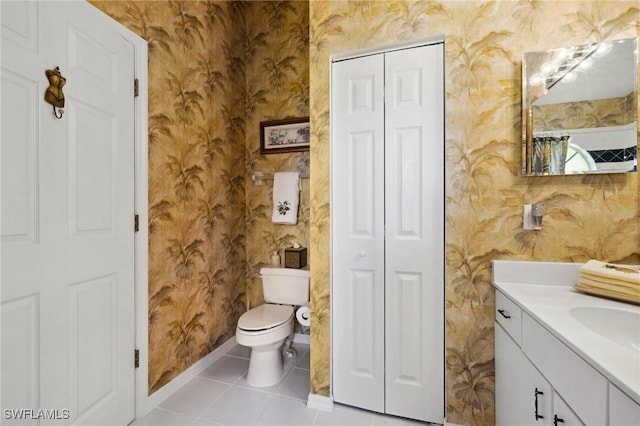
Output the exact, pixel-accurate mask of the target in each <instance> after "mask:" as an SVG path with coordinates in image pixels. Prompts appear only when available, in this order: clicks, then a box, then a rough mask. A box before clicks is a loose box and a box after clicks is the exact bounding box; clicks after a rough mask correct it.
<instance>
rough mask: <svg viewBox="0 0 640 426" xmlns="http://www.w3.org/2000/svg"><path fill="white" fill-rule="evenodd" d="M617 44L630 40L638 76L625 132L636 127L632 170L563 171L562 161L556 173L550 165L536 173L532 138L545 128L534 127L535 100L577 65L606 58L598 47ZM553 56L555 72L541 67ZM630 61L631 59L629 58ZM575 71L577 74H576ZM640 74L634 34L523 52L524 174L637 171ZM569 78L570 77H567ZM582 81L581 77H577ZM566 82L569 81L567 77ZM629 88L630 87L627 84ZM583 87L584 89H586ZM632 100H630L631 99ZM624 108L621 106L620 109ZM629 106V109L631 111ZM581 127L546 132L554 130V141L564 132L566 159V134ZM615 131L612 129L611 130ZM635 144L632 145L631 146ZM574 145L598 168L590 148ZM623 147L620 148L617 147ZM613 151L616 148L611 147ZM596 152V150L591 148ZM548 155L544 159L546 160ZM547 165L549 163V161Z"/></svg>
mask: <svg viewBox="0 0 640 426" xmlns="http://www.w3.org/2000/svg"><path fill="white" fill-rule="evenodd" d="M615 43H631V49H632V55H633V60H632V62H633V76H634V77H635V78H633V90H632V91H631V92H629V94H628V95H627V96H631V97H630V99H631V101H632V102H633V107H632V109H633V118H634V120H632V121H630V122H628V123H626V126H627V129H626V132H627V133H628V132H629V131H631V129H632V128H634V129H635V131H634V135H635V141H636V144H635V149H633V150H632V152H631V153H630V155H632V157H631V158H630V159H631V160H633V161H634V164H635V167H634V168H632V169H622V170H620V169H603V170H594V169H590V170H581V171H570V172H569V171H567V172H565V171H564V165H565V163H564V162H562V166H561V167H559V168H558V170H557V171H556V172H553V171H552V170H549V169H548V168H546V171H545V170H543V171H542V172H536V171H534V170H533V169H534V152H533V151H534V147H533V144H534V143H533V138H534V132H536V133H538V132H540V131H542V132H545V130H544V129H543V130H535V129H534V114H533V112H534V111H533V107H534V103H535V101H537V100H539V99H541V98H542V97H543V96H544V95H546V94H547V93H549V90H550V89H551V88H553V86H555V85H556V84H557V83H562V79H563V78H565V77H566V76H567V75H568V74H570V73H571V71H573V70H574V69H576V68H578V65H580V64H581V63H582V62H587V61H588V60H589V61H593V60H599V61H604V60H605V58H606V56H604V57H601V58H600V57H598V56H600V55H599V54H596V53H597V52H598V48H602V47H606V45H609V46H615ZM557 58H563V60H562V61H561V62H559V61H558V60H557ZM550 59H552V60H553V59H555V64H556V68H554V69H553V70H552V71H549V69H546V70H545V71H546V72H545V71H541V69H543V67H544V65H545V61H548V62H551V61H550ZM629 60H630V59H629ZM629 71H630V70H629V69H627V71H626V74H625V75H626V76H627V81H628V72H629ZM574 74H575V73H574ZM637 75H638V42H637V38H636V37H631V38H625V39H619V40H606V41H602V42H600V43H589V44H584V45H578V46H571V47H565V48H556V49H549V50H546V51H538V52H525V53H523V57H522V175H523V176H525V177H528V176H565V175H574V174H590V173H594V174H595V173H629V172H635V171H637V161H638V153H637V151H638V148H637V145H638V144H637V140H638V113H637V110H638V81H637ZM534 79H537V81H535V83H536V85H533V84H530V83H531V81H532V80H534ZM567 80H568V78H567ZM576 80H579V79H576ZM565 81H566V80H565ZM627 87H628V86H627ZM591 88H593V86H586V87H584V88H583V87H579V88H577V89H578V90H577V91H579V92H586V91H587V89H591ZM583 89H584V90H583ZM601 99H606V98H599V97H595V98H594V100H601ZM610 99H617V98H610ZM582 101H585V102H586V100H583V99H579V98H578V95H576V99H575V100H573V99H568V100H562V101H558V102H560V103H557V104H556V105H561V104H562V103H569V102H573V103H576V104H577V103H579V102H582ZM631 101H630V102H631ZM621 109H622V108H621ZM628 109H629V108H627V111H628ZM564 119H565V117H564V116H562V117H557V118H556V120H557V121H562V120H564ZM618 127H620V128H622V127H623V126H616V129H617V128H618ZM583 128H584V129H587V128H594V127H586V126H585V127H583ZM583 128H582V127H574V128H570V129H566V130H564V129H561V128H558V129H553V130H547V132H549V134H551V132H554V136H555V139H553V140H554V141H555V142H560V139H561V138H560V137H559V135H560V133H562V135H563V136H565V137H564V138H562V140H563V142H560V143H559V144H558V145H557V146H560V147H561V148H560V149H561V150H562V149H563V152H562V157H561V158H563V159H564V158H566V152H567V145H570V144H569V143H568V142H567V141H570V139H569V138H567V137H566V136H567V135H568V131H569V130H572V131H576V132H575V133H574V135H577V134H578V133H582V132H581V131H582V129H583ZM612 130H613V129H612ZM631 146H633V145H631ZM539 147H540V145H538V146H537V149H539ZM572 148H575V150H580V151H581V154H583V155H585V154H586V156H587V158H588V160H589V161H590V162H591V163H593V165H594V168H595V164H596V163H595V162H593V161H592V160H593V159H592V157H591V156H590V154H589V153H588V151H586V150H583V149H581V148H580V147H573V146H572ZM618 149H621V148H618ZM624 149H625V151H624V154H625V155H627V151H626V147H625V148H624ZM602 150H604V151H607V150H608V149H607V147H603V148H602ZM611 150H613V149H611ZM592 151H595V150H592ZM546 155H547V154H545V159H546ZM547 166H548V164H547Z"/></svg>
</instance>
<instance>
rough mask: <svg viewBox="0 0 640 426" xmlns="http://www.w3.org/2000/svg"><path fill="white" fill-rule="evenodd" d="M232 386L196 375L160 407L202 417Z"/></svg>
mask: <svg viewBox="0 0 640 426" xmlns="http://www.w3.org/2000/svg"><path fill="white" fill-rule="evenodd" d="M230 387H231V385H229V384H225V383H220V382H215V381H212V380H207V379H201V378H198V377H196V378H194V379H191V380H190V381H189V382H188V383H187V384H185V385H184V386H182V387H181V388H180V389H178V390H177V391H176V392H175V393H174V394H173V395H171V396H170V397H169V398H167V399H166V400H165V401H164V402H163V403H162V404H160V408H165V409H167V410H171V411H176V412H178V413H183V414H188V415H191V416H195V417H200V415H201V414H202V413H204V410H206V409H207V407H208V406H209V405H211V404H212V403H213V402H214V401H215V400H216V399H218V398H219V397H220V395H222V394H223V393H224V392H225V391H227V390H228V389H229V388H230Z"/></svg>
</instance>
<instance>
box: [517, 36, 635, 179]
mask: <svg viewBox="0 0 640 426" xmlns="http://www.w3.org/2000/svg"><path fill="white" fill-rule="evenodd" d="M637 63H638V47H637V39H636V38H629V39H623V40H612V41H603V42H600V43H592V44H585V45H581V46H574V47H568V48H559V49H551V50H547V51H543V52H527V53H525V54H524V56H523V61H522V89H523V96H522V114H523V117H522V123H523V126H522V127H523V129H522V140H523V149H522V151H523V152H522V159H523V164H522V172H523V175H525V176H539V175H565V174H584V173H626V172H632V171H636V170H637V167H638V117H637V115H638V83H637V76H638V73H637Z"/></svg>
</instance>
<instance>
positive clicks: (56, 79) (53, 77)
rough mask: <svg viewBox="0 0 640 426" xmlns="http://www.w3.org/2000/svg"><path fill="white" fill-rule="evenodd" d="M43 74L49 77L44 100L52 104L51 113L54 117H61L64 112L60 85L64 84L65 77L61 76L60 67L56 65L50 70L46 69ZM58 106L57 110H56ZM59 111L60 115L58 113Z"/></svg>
mask: <svg viewBox="0 0 640 426" xmlns="http://www.w3.org/2000/svg"><path fill="white" fill-rule="evenodd" d="M45 74H46V75H47V78H48V79H49V87H48V88H47V91H46V92H45V93H44V100H45V101H47V102H48V103H50V104H51V105H53V115H55V117H56V118H58V119H60V118H62V114H64V110H63V109H62V108H64V93H62V86H64V85H65V83H66V82H67V79H66V78H64V77H63V76H62V73H60V68H59V67H56V68H55V69H52V70H46V71H45ZM56 108H58V110H56ZM58 112H60V115H58Z"/></svg>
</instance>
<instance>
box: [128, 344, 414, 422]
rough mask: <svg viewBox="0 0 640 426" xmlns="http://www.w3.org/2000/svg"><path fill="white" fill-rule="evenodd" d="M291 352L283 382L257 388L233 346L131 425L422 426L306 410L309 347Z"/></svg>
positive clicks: (245, 357) (241, 352)
mask: <svg viewBox="0 0 640 426" xmlns="http://www.w3.org/2000/svg"><path fill="white" fill-rule="evenodd" d="M294 348H295V349H296V351H297V352H298V356H297V357H296V359H295V360H293V361H292V362H288V363H286V364H285V371H286V373H285V377H284V379H283V380H282V381H281V382H280V383H278V384H277V385H274V386H271V387H268V388H256V387H252V386H250V385H249V384H247V381H246V377H247V369H248V366H249V354H250V350H249V348H245V347H243V346H238V345H236V346H234V347H233V348H232V349H230V350H229V351H228V352H227V353H226V354H225V356H223V357H222V358H220V359H219V360H218V361H216V362H215V363H213V364H212V365H211V366H210V367H209V368H207V369H206V370H204V371H203V372H202V373H201V374H200V375H199V376H197V377H195V378H193V379H192V380H191V381H190V382H188V383H187V384H186V385H184V386H183V387H182V388H181V389H179V390H178V391H176V393H174V394H173V395H171V396H170V397H169V398H167V399H166V400H165V401H164V402H163V403H162V404H160V406H158V407H157V408H155V409H153V410H151V412H149V414H147V415H146V416H145V417H143V418H141V419H138V420H136V421H135V422H134V423H133V425H136V426H191V425H193V426H205V425H225V426H240V425H277V426H286V425H295V426H305V425H309V426H311V425H316V426H360V425H363V426H364V425H368V426H374V425H375V426H383V425H384V426H409V425H413V426H416V425H424V423H419V422H412V421H408V420H406V419H400V418H396V417H391V416H384V415H380V414H377V413H373V412H370V411H365V410H358V409H355V408H351V407H347V406H341V405H338V404H336V405H335V406H334V409H333V412H326V411H320V410H317V409H313V408H308V407H307V396H308V394H309V350H308V349H309V348H308V346H305V345H299V344H294Z"/></svg>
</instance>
